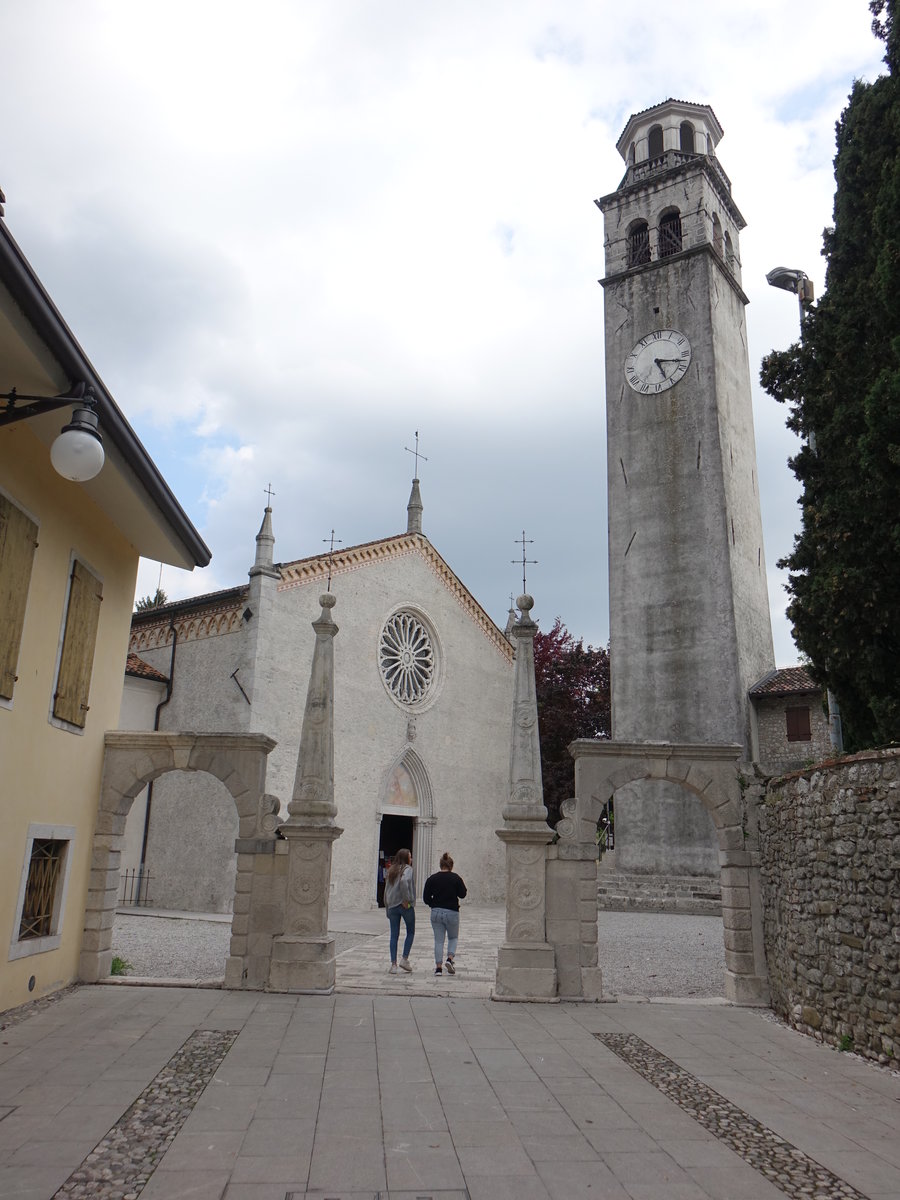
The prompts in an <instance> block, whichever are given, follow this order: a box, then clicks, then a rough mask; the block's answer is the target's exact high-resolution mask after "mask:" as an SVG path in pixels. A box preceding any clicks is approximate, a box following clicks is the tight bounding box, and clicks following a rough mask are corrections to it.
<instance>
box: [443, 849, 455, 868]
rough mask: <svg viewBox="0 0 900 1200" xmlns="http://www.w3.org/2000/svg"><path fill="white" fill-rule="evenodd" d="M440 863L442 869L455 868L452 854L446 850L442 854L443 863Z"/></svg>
mask: <svg viewBox="0 0 900 1200" xmlns="http://www.w3.org/2000/svg"><path fill="white" fill-rule="evenodd" d="M440 865H441V870H442V871H452V870H453V859H452V858H451V857H450V855H449V854H448V853H447V851H446V850H445V851H444V853H443V854H442V855H441V864H440Z"/></svg>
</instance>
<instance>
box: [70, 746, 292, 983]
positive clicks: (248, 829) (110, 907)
mask: <svg viewBox="0 0 900 1200" xmlns="http://www.w3.org/2000/svg"><path fill="white" fill-rule="evenodd" d="M105 745H106V750H105V755H104V761H103V776H102V781H101V788H100V804H99V810H98V813H97V825H96V829H95V832H94V854H93V863H94V866H93V869H92V871H91V882H90V887H89V890H88V897H87V904H86V906H85V920H84V934H83V938H82V949H81V963H80V970H79V976H80V978H81V979H82V980H84V981H85V982H88V983H96V982H97V980H98V979H103V978H105V977H106V976H108V975H109V971H110V964H111V961H112V930H113V923H114V919H115V910H116V900H117V896H118V887H119V869H120V861H121V856H122V846H123V843H124V838H125V823H126V818H127V817H128V813H129V811H130V809H131V805H132V803H133V801H134V798H135V797H136V796H137V795H138V794H139V793H140V792H141V791H143V789H144V787H145V786H146V785H147V784H148V783H149V782H150V781H151V780H152V779H156V778H158V777H159V776H160V775H164V774H166V772H168V771H205V772H207V773H208V774H210V775H214V776H215V777H216V778H217V779H220V780H221V781H222V783H223V784H224V785H225V787H226V788H227V790H228V792H229V794H230V796H231V798H232V800H233V801H234V804H235V808H236V810H237V815H238V839H237V841H236V843H235V849H236V851H237V853H238V863H237V882H236V885H235V904H234V917H233V920H232V945H231V957H230V958H229V959H228V960H227V962H226V967H225V979H226V984H227V985H228V986H230V987H246V988H263V987H265V985H266V981H267V978H268V971H269V953H264V952H263V953H261V952H260V950H261V949H262V948H261V945H260V939H259V938H258V937H257V936H255V935H257V934H259V933H261V932H264V933H266V934H268V935H269V940H271V937H272V936H275V934H277V933H280V932H281V930H280V929H272V928H271V927H269V928H266V929H265V930H262V929H260V930H256V929H254V928H252V926H251V920H252V918H251V913H252V907H253V898H254V895H255V893H256V892H262V891H263V890H264V889H266V890H267V894H268V893H270V892H271V889H272V883H273V875H275V874H277V872H275V871H273V868H272V861H271V858H270V856H271V855H277V852H278V849H279V843H276V839H275V830H276V828H277V827H278V801H277V799H276V798H275V797H274V796H269V795H267V794H266V791H265V781H266V759H267V757H268V755H269V753H270V752H271V751H272V750H273V749H274V747H275V742H274V740H273V739H272V738H270V737H266V735H265V734H261V733H245V734H228V733H160V732H153V733H130V732H120V731H115V732H110V733H107V735H106V739H105ZM281 857H282V859H283V862H284V864H286V863H287V857H286V855H282V856H281ZM263 863H265V866H263V865H262V864H263ZM283 873H284V874H286V869H285V871H284V872H283ZM270 910H271V903H270V904H269V909H268V910H266V909H265V907H264V905H260V911H266V912H268V911H270ZM269 924H270V925H271V923H269ZM251 935H254V936H251ZM251 942H252V946H253V949H254V953H253V954H252V955H251V953H250V947H251Z"/></svg>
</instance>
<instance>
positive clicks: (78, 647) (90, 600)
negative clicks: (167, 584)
mask: <svg viewBox="0 0 900 1200" xmlns="http://www.w3.org/2000/svg"><path fill="white" fill-rule="evenodd" d="M102 599H103V585H102V584H101V582H100V580H99V579H98V578H97V577H96V575H92V574H91V572H90V571H89V570H88V569H87V567H86V566H85V565H84V563H81V562H79V561H78V560H77V559H76V560H75V562H74V563H73V564H72V583H71V587H70V589H69V606H68V609H67V610H66V631H65V633H64V634H63V647H62V654H61V655H60V659H59V673H58V675H57V677H56V693H55V694H54V697H53V715H54V717H59V719H60V720H61V721H68V722H69V723H70V724H71V725H77V726H78V727H79V728H81V729H83V728H84V723H85V720H86V718H87V711H88V695H89V693H90V690H91V671H92V669H93V665H94V647H95V646H96V643H97V625H98V623H99V620H100V602H101V600H102Z"/></svg>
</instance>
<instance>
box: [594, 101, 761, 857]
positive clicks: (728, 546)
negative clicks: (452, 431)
mask: <svg viewBox="0 0 900 1200" xmlns="http://www.w3.org/2000/svg"><path fill="white" fill-rule="evenodd" d="M721 137H722V128H721V126H720V125H719V122H718V120H717V119H716V115H715V113H714V112H713V110H712V109H711V108H710V107H709V106H708V105H705V104H689V103H686V102H683V101H680V100H666V101H664V102H663V103H662V104H657V105H655V106H654V107H653V108H649V109H646V110H645V111H643V112H640V113H636V114H635V115H634V116H632V117H630V118H629V120H628V123H627V124H626V126H625V129H624V131H623V133H622V135H621V137H620V138H619V141H618V142H617V148H618V150H619V152H620V154H621V155H622V157H623V158H624V160H625V162H626V171H625V176H624V178H623V179H622V181H621V183H620V184H619V186H618V188H617V189H616V190H615V191H614V192H611V193H610V194H609V195H607V196H604V197H602V198H601V199H600V200H597V202H596V203H597V205H598V207H599V208H600V209H601V210H602V212H603V215H604V222H605V231H606V239H605V241H606V274H605V277H604V278H603V279H602V280H601V283H602V285H603V288H604V300H605V305H604V307H605V332H606V414H607V438H608V442H607V445H608V463H607V488H608V501H609V589H610V654H611V674H612V725H613V728H612V734H613V738H614V739H615V740H616V741H637V742H678V743H740V744H741V745H743V746H744V747H745V750H746V752H747V757H748V758H749V757H750V728H749V722H750V705H749V701H748V697H747V692H748V690H749V688H750V686H751V685H752V684H753V683H755V682H756V681H757V680H759V679H760V678H761V677H762V676H763V675H765V674H766V672H767V671H769V670H771V669H772V668H773V667H774V656H773V650H772V631H771V625H770V620H769V605H768V591H767V587H766V570H765V556H764V553H763V540H762V522H761V518H760V510H759V489H758V474H757V470H756V450H755V444H754V435H753V416H752V408H751V394H750V367H749V360H748V354H747V337H746V325H745V316H744V310H745V306H746V304H747V297H746V295H745V294H744V292H743V290H742V288H741V264H740V253H739V243H738V237H739V233H740V231H741V230H742V229H743V228H744V224H745V222H744V219H743V217H742V216H741V214H740V212H739V210H738V208H737V206H736V205H735V203H734V200H733V199H732V197H731V183H730V181H729V179H728V176H727V175H726V174H725V172H724V171H723V169H722V167H721V166H720V165H719V161H718V159H717V157H716V153H715V151H716V146H717V144H718V142H719V140H720V138H721ZM616 862H617V867H618V868H620V869H627V870H638V871H644V872H651V871H652V872H662V873H665V874H716V873H717V871H718V861H717V855H716V848H715V841H714V838H713V836H712V824H711V821H710V819H709V817H708V816H707V814H706V813H705V812H704V811H703V809H702V806H701V805H700V803H699V801H697V800H696V799H694V798H693V797H690V796H688V795H687V794H686V793H685V792H684V791H682V790H680V789H677V788H673V787H672V785H666V784H654V785H649V784H645V785H640V786H639V785H632V787H631V789H630V790H629V792H628V794H627V795H623V796H622V797H621V799H620V798H619V797H618V796H617V801H616Z"/></svg>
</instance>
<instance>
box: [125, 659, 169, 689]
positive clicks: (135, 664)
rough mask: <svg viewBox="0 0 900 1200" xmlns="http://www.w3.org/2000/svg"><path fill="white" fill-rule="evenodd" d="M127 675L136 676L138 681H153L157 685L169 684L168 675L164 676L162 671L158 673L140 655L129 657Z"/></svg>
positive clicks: (126, 665) (126, 666) (126, 667)
mask: <svg viewBox="0 0 900 1200" xmlns="http://www.w3.org/2000/svg"><path fill="white" fill-rule="evenodd" d="M125 674H126V675H135V676H137V678H138V679H153V680H155V681H156V682H157V683H168V682H169V677H168V676H167V675H163V673H162V671H157V669H156V667H151V666H150V664H149V663H148V662H145V661H144V660H143V659H142V658H141V657H140V655H139V654H129V655H128V658H127V660H126V662H125Z"/></svg>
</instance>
